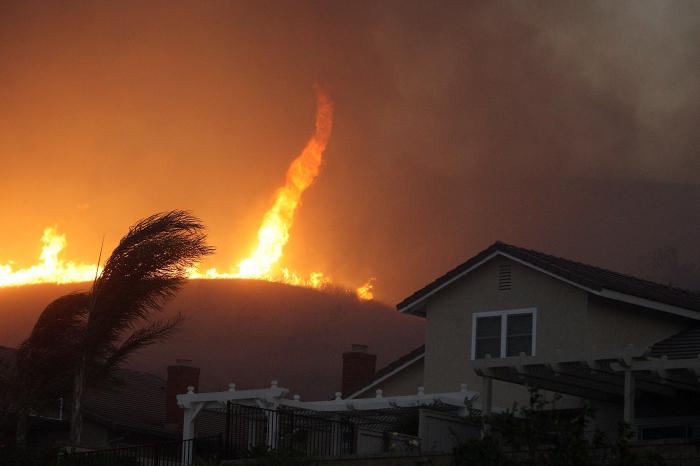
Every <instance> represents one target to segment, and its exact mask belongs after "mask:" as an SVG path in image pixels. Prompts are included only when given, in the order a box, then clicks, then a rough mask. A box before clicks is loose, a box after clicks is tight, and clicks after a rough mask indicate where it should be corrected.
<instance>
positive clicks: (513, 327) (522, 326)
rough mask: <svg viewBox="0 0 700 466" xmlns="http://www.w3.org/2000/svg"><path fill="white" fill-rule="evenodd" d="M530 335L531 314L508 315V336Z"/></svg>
mask: <svg viewBox="0 0 700 466" xmlns="http://www.w3.org/2000/svg"><path fill="white" fill-rule="evenodd" d="M511 335H532V314H513V315H509V316H508V336H511Z"/></svg>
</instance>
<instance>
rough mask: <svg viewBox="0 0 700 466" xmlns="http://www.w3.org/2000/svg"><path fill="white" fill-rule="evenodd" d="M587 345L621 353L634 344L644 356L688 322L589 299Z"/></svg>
mask: <svg viewBox="0 0 700 466" xmlns="http://www.w3.org/2000/svg"><path fill="white" fill-rule="evenodd" d="M588 303H589V304H588V321H587V326H588V331H587V341H586V342H587V346H588V347H590V348H591V349H592V350H593V351H601V352H606V351H614V350H622V349H624V348H625V346H627V345H630V344H631V345H633V348H634V352H635V353H639V354H641V353H643V352H644V351H646V349H648V348H649V347H650V346H651V345H652V344H654V343H655V342H657V341H659V340H662V339H664V338H667V337H669V336H671V335H673V334H674V333H678V332H680V331H681V330H683V329H684V328H687V327H688V325H689V323H690V322H689V320H688V319H686V318H683V317H676V316H673V315H671V314H666V313H662V312H659V311H654V310H652V309H645V308H641V307H638V306H633V305H631V304H626V303H620V302H616V301H611V300H608V299H603V298H599V297H597V296H590V297H589V299H588Z"/></svg>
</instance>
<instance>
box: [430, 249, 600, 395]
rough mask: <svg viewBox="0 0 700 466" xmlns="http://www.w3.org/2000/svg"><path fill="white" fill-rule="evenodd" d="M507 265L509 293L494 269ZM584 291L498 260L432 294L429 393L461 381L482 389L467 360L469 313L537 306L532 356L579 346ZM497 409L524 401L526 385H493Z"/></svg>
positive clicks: (582, 339)
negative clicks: (509, 272) (508, 268)
mask: <svg viewBox="0 0 700 466" xmlns="http://www.w3.org/2000/svg"><path fill="white" fill-rule="evenodd" d="M505 264H510V266H511V277H512V289H511V290H510V291H499V290H498V267H499V266H500V265H505ZM586 306H587V297H586V292H585V291H583V290H581V289H579V288H576V287H574V286H571V285H568V284H566V283H563V282H561V281H559V280H556V279H554V278H552V277H549V276H548V275H545V274H543V273H540V272H538V271H535V270H532V269H530V268H528V267H526V266H523V265H521V264H519V263H517V262H515V261H511V260H510V259H507V258H504V257H498V258H495V259H493V260H492V261H490V262H488V263H486V264H484V265H482V266H481V267H479V268H478V269H476V270H474V271H473V272H471V273H469V274H468V275H466V276H465V277H463V278H461V279H460V280H458V281H457V282H455V283H453V284H452V285H451V286H449V287H447V288H445V289H444V290H443V291H441V292H440V293H437V294H436V295H435V296H433V297H432V298H431V299H430V301H429V302H428V305H427V315H426V320H427V325H426V362H425V381H426V390H427V391H428V392H440V391H453V390H456V389H458V388H459V385H460V384H461V383H466V384H467V386H468V387H469V388H470V389H473V390H477V391H480V390H481V377H479V376H478V375H476V373H475V372H474V370H473V368H472V366H471V364H470V361H471V334H472V328H471V327H472V314H473V313H475V312H483V311H500V310H510V309H523V308H536V309H537V322H536V340H535V353H536V354H538V355H542V354H548V353H552V354H553V352H554V351H555V350H556V349H569V348H581V347H583V345H584V342H585V339H586V338H585V333H586V331H585V329H586ZM493 390H494V391H493V401H494V405H495V406H499V407H503V408H508V407H511V406H512V404H513V402H518V403H525V402H527V400H528V399H529V395H528V392H527V390H526V389H525V387H522V386H519V385H515V384H509V383H505V382H498V381H497V382H495V383H494V388H493Z"/></svg>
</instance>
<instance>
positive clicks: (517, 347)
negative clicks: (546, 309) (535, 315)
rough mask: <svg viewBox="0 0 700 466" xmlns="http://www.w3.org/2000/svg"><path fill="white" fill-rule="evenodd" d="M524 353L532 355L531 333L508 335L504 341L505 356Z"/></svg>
mask: <svg viewBox="0 0 700 466" xmlns="http://www.w3.org/2000/svg"><path fill="white" fill-rule="evenodd" d="M520 353H525V354H526V355H528V356H531V355H532V335H526V336H519V337H508V340H507V341H506V356H518V355H519V354H520Z"/></svg>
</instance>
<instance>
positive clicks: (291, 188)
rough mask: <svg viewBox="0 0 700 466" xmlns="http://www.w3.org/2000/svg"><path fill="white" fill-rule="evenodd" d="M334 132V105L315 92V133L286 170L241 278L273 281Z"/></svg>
mask: <svg viewBox="0 0 700 466" xmlns="http://www.w3.org/2000/svg"><path fill="white" fill-rule="evenodd" d="M332 129H333V103H332V102H331V100H330V98H329V97H328V95H327V94H326V93H325V92H323V91H322V90H321V89H317V90H316V130H315V131H314V134H313V136H312V137H311V139H310V140H309V142H307V143H306V147H304V150H303V151H302V152H301V154H299V156H297V158H296V159H294V161H293V162H292V164H291V165H290V166H289V169H288V170H287V176H286V181H285V184H284V186H282V187H281V188H280V189H278V190H277V193H276V194H275V201H274V203H273V204H272V207H271V208H270V210H268V211H267V213H265V216H264V217H263V221H262V224H261V225H260V228H259V229H258V244H257V246H256V247H255V249H254V250H253V252H252V253H251V254H250V256H248V257H247V258H246V259H243V260H242V261H241V262H240V263H239V264H238V272H237V273H236V275H235V276H236V277H238V278H268V279H270V278H272V276H271V275H272V274H273V272H274V271H273V268H274V266H275V265H276V264H277V263H278V262H279V261H280V259H281V258H282V255H283V251H284V247H285V245H286V244H287V242H288V241H289V230H290V229H291V228H292V225H293V223H294V213H295V212H296V210H297V207H299V203H300V201H301V195H302V194H303V193H304V191H306V189H307V188H308V187H309V186H311V184H312V183H313V182H314V180H315V179H316V177H317V176H318V173H319V171H320V169H321V162H322V161H323V153H324V151H325V150H326V146H327V145H328V140H329V139H330V137H331V131H332Z"/></svg>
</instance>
